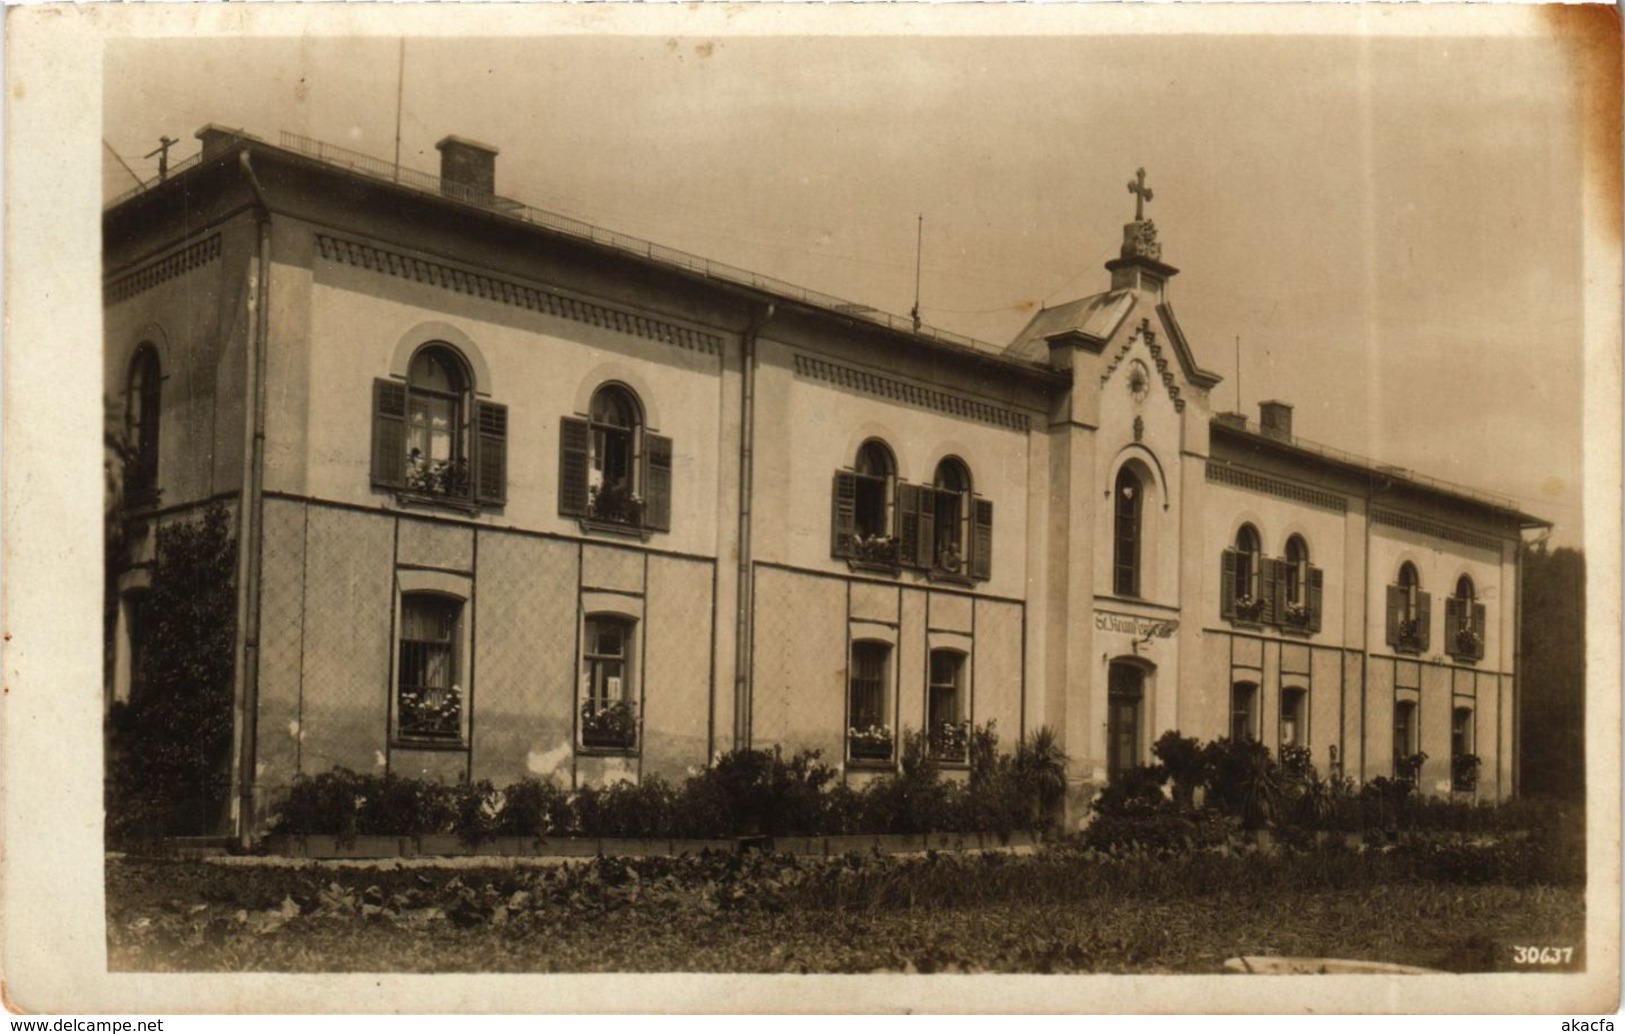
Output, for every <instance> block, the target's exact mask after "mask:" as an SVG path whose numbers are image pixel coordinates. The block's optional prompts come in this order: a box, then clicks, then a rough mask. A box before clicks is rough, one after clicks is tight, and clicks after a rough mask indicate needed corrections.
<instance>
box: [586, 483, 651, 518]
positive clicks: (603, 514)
mask: <svg viewBox="0 0 1625 1034" xmlns="http://www.w3.org/2000/svg"><path fill="white" fill-rule="evenodd" d="M587 512H588V513H589V514H591V515H592V517H593V519H594V520H600V521H608V522H610V523H612V524H627V525H631V526H633V527H636V526H638V525H640V524H642V523H643V499H642V498H641V497H639V496H638V495H637V494H636V493H634V492H633V491H632V488H631V486H630V485H628V484H627V483H626V482H625V481H624V480H620V481H615V482H612V483H611V484H608V485H594V486H593V487H592V489H591V491H590V492H589V493H588V498H587Z"/></svg>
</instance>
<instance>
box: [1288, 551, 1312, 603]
mask: <svg viewBox="0 0 1625 1034" xmlns="http://www.w3.org/2000/svg"><path fill="white" fill-rule="evenodd" d="M1286 601H1287V603H1289V604H1292V603H1295V604H1298V605H1299V606H1304V605H1306V604H1308V602H1309V544H1308V543H1307V542H1305V541H1304V540H1303V536H1302V535H1293V536H1292V537H1291V538H1289V539H1287V540H1286Z"/></svg>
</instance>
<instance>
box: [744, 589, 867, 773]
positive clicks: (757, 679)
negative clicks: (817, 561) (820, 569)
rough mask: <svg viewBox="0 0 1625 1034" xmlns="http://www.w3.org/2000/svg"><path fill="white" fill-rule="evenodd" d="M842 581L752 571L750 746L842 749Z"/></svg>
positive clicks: (834, 755)
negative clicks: (754, 596) (753, 627)
mask: <svg viewBox="0 0 1625 1034" xmlns="http://www.w3.org/2000/svg"><path fill="white" fill-rule="evenodd" d="M845 597H846V585H845V583H843V582H841V581H839V580H838V579H835V578H817V577H812V576H809V575H800V574H795V573H793V572H790V571H780V570H777V569H775V568H770V567H758V568H756V624H755V639H754V647H753V658H754V664H753V671H752V678H751V684H752V693H753V697H752V701H751V707H752V711H751V745H752V746H754V747H770V746H772V745H774V744H779V745H780V746H783V747H784V748H785V749H786V750H796V749H798V748H801V747H812V748H816V749H820V750H822V751H823V752H824V757H825V758H826V759H828V760H830V761H834V760H837V759H840V758H843V757H845V747H846V728H845V724H844V723H845V716H846V628H845V625H844V617H845V614H846V598H845Z"/></svg>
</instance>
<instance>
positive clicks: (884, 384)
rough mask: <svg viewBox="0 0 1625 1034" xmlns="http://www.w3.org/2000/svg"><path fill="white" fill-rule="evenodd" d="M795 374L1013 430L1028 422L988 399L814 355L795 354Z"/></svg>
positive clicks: (1028, 425) (1022, 429) (1026, 418)
mask: <svg viewBox="0 0 1625 1034" xmlns="http://www.w3.org/2000/svg"><path fill="white" fill-rule="evenodd" d="M796 373H797V374H798V375H799V376H802V377H809V378H811V379H813V380H817V381H824V382H826V383H829V384H836V385H839V386H841V387H843V388H851V389H853V390H854V391H861V392H863V393H865V394H867V395H874V396H876V397H878V398H883V399H890V400H891V401H893V402H906V403H909V404H911V405H915V406H919V407H921V408H923V409H934V410H936V411H937V412H939V413H949V414H952V415H953V416H963V417H969V418H970V419H972V420H980V421H981V422H983V423H985V424H993V425H994V426H996V427H1008V428H1010V429H1012V430H1016V431H1026V430H1027V429H1028V428H1029V427H1030V426H1031V421H1030V420H1029V419H1028V417H1027V414H1026V413H1022V412H1018V411H1017V410H1014V409H1009V408H1007V407H1005V406H996V405H994V404H992V403H991V402H981V401H979V400H977V399H969V398H965V397H964V396H963V395H952V394H949V393H948V392H945V391H938V390H936V389H935V388H924V387H921V386H919V385H917V384H910V383H909V382H907V381H903V380H898V379H897V378H895V377H887V376H885V375H884V374H878V373H871V372H870V371H868V370H860V369H858V368H856V367H853V366H845V365H842V364H841V363H834V362H830V361H829V360H827V359H819V358H816V357H815V356H810V355H802V354H801V353H799V352H798V353H796Z"/></svg>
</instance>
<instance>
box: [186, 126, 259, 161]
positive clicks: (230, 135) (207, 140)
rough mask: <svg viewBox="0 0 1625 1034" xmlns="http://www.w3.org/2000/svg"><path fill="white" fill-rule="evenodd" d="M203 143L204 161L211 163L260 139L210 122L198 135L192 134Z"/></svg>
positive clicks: (239, 130)
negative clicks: (211, 160)
mask: <svg viewBox="0 0 1625 1034" xmlns="http://www.w3.org/2000/svg"><path fill="white" fill-rule="evenodd" d="M192 135H193V136H195V137H197V138H198V139H199V140H201V141H203V160H204V161H209V160H210V159H212V158H216V157H218V156H220V155H222V154H225V153H226V152H228V151H235V150H237V149H238V148H239V147H241V146H242V145H243V143H244V142H245V141H248V140H253V141H255V142H256V143H257V142H259V137H257V136H255V135H254V134H252V133H245V132H243V131H242V130H241V129H231V128H229V127H227V126H222V125H217V124H216V123H213V122H210V123H209V124H208V125H206V126H204V127H203V128H202V129H200V130H198V131H197V132H196V133H193V134H192Z"/></svg>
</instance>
